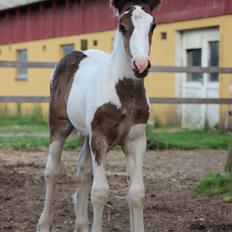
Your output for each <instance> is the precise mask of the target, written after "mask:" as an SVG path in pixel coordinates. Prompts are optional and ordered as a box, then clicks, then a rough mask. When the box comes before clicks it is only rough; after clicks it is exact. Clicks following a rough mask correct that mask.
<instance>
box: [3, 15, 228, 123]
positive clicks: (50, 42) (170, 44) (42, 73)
mask: <svg viewBox="0 0 232 232" xmlns="http://www.w3.org/2000/svg"><path fill="white" fill-rule="evenodd" d="M231 25H232V15H226V16H220V17H212V18H205V19H199V20H191V21H184V22H175V23H167V24H161V25H159V26H158V27H157V29H156V31H155V34H154V38H153V45H152V51H151V63H152V64H154V65H164V66H167V65H171V66H175V65H176V60H175V56H176V49H177V46H176V42H177V41H176V35H177V32H178V31H184V30H190V29H199V28H207V27H213V26H214V27H215V26H217V27H219V31H220V66H221V67H232V59H231V54H232V46H231V41H232V27H231ZM161 32H166V33H167V39H166V40H161V34H160V33H161ZM113 37H114V31H108V32H99V33H94V34H86V35H77V36H69V37H62V38H53V39H47V40H38V41H33V42H26V43H17V44H11V45H4V46H0V60H16V58H17V57H16V55H17V50H18V49H28V60H29V61H56V62H57V61H58V60H59V59H60V58H61V56H62V54H61V48H60V46H61V45H64V44H69V43H74V44H75V48H76V49H80V40H81V39H87V40H88V45H89V48H94V46H93V41H94V40H97V41H98V46H97V48H99V49H102V50H104V51H108V52H109V51H111V50H112V43H113V42H112V39H113ZM44 46H45V47H46V49H45V50H44V49H43V48H44ZM16 75H17V71H16V70H15V69H0V95H6V96H7V95H16V96H17V95H28V96H29V95H35V96H47V95H49V80H50V75H51V70H49V69H45V70H42V69H29V72H28V80H26V81H19V80H16ZM174 77H175V74H167V73H166V74H164V73H155V74H150V76H149V77H148V78H147V79H146V86H147V89H148V92H149V95H150V96H152V97H175V96H176V84H175V78H174ZM231 80H232V76H231V75H221V78H220V97H228V86H229V83H230V81H231ZM29 106H31V105H30V104H23V109H24V110H25V111H26V109H27V108H28V107H29ZM43 107H44V112H45V114H47V104H46V105H45V106H43ZM226 109H227V107H226V106H222V107H221V118H222V120H223V119H224V116H225V110H226ZM152 113H153V116H154V115H155V116H156V117H158V118H159V120H160V121H161V122H162V123H167V122H171V123H176V122H177V121H178V118H177V107H176V106H175V105H174V106H173V105H172V106H170V105H155V106H153V107H152Z"/></svg>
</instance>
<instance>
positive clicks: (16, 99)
mask: <svg viewBox="0 0 232 232" xmlns="http://www.w3.org/2000/svg"><path fill="white" fill-rule="evenodd" d="M49 100H50V97H47V96H40V97H35V96H0V102H2V103H47V102H49ZM150 102H151V104H223V105H232V98H150Z"/></svg>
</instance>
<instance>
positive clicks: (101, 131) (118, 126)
mask: <svg viewBox="0 0 232 232" xmlns="http://www.w3.org/2000/svg"><path fill="white" fill-rule="evenodd" d="M116 91H117V94H118V96H119V99H120V102H121V104H122V107H121V108H120V109H118V108H117V107H116V106H115V105H113V104H111V103H107V104H104V105H102V106H100V107H99V108H98V109H97V111H96V112H95V115H94V118H93V121H92V123H91V127H92V136H91V149H92V151H93V153H94V154H95V157H96V162H97V164H98V165H100V163H101V160H102V155H104V154H105V153H106V152H107V151H108V150H109V149H111V148H112V147H113V146H115V145H117V144H121V143H122V142H123V139H124V138H125V136H126V135H127V134H128V133H129V131H130V129H131V127H133V126H134V125H136V124H142V123H147V121H148V118H149V106H148V104H147V99H146V92H145V88H144V83H143V81H142V80H132V79H124V80H121V81H119V82H118V84H117V85H116Z"/></svg>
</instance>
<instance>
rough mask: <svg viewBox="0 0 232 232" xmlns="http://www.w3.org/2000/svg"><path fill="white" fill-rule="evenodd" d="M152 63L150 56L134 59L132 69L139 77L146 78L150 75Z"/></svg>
mask: <svg viewBox="0 0 232 232" xmlns="http://www.w3.org/2000/svg"><path fill="white" fill-rule="evenodd" d="M150 68H151V63H150V61H149V59H148V58H140V59H134V60H133V61H132V70H133V72H134V74H135V76H136V77H137V78H145V77H146V76H147V75H148V72H149V69H150Z"/></svg>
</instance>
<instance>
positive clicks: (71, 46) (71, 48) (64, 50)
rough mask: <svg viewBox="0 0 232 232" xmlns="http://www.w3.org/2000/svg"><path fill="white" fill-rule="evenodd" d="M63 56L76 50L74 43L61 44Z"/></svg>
mask: <svg viewBox="0 0 232 232" xmlns="http://www.w3.org/2000/svg"><path fill="white" fill-rule="evenodd" d="M61 49H62V56H66V55H68V54H70V53H72V52H73V51H74V50H75V47H74V44H64V45H62V46H61Z"/></svg>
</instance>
